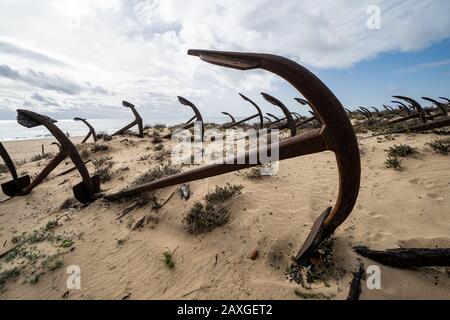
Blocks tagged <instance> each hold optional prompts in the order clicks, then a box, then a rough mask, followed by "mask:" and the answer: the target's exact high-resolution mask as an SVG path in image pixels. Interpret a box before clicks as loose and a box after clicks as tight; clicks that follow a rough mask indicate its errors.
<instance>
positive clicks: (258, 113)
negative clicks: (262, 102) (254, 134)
mask: <svg viewBox="0 0 450 320" xmlns="http://www.w3.org/2000/svg"><path fill="white" fill-rule="evenodd" d="M239 96H240V97H241V98H242V99H244V100H245V101H247V102H249V103H250V104H251V105H252V106H253V107H255V109H256V113H255V114H254V115H252V116H250V117H247V118H245V119H242V120H240V121H237V122H236V121H235V122H234V123H230V124H228V125H226V126H224V128H226V129H229V128H233V127H236V126H238V125H240V124H243V123H245V122H247V121H250V120H253V119H256V118H259V128H260V129H262V128H264V116H263V113H262V111H261V108H260V107H259V106H258V105H257V104H256V103H255V102H254V101H253V100H251V99H250V98H248V97H246V96H244V95H243V94H242V93H239Z"/></svg>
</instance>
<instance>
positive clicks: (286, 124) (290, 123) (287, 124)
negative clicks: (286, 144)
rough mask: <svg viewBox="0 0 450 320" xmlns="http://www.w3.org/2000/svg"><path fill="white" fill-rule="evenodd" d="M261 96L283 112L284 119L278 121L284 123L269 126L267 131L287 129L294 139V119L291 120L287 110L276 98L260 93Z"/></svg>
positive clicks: (295, 128)
mask: <svg viewBox="0 0 450 320" xmlns="http://www.w3.org/2000/svg"><path fill="white" fill-rule="evenodd" d="M261 95H262V96H263V98H264V99H265V100H266V101H267V102H269V103H271V104H273V105H274V106H277V107H279V108H280V109H281V111H283V113H284V119H280V120H279V121H280V122H281V121H284V123H281V124H280V125H278V126H275V127H274V126H273V125H271V126H270V127H269V129H277V130H283V129H289V130H290V132H291V137H295V136H296V135H297V126H296V125H295V121H294V118H292V114H291V112H290V111H289V109H288V108H287V107H286V106H285V105H284V104H283V103H282V102H281V101H280V100H278V99H277V98H275V97H273V96H271V95H270V94H267V93H264V92H261Z"/></svg>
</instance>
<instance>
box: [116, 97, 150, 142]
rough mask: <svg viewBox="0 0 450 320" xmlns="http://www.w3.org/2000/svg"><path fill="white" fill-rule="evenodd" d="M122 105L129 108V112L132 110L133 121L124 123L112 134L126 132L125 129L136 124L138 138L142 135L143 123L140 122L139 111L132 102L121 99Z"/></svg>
mask: <svg viewBox="0 0 450 320" xmlns="http://www.w3.org/2000/svg"><path fill="white" fill-rule="evenodd" d="M122 105H123V106H124V107H125V108H130V109H131V112H133V115H134V118H135V119H134V121H133V122H131V123H130V124H128V125H126V126H125V127H123V128H122V129H120V130H119V131H117V132H116V133H114V134H113V135H112V136H117V135H120V134H123V133H124V132H126V131H127V130H129V129H131V128H133V127H134V126H138V130H139V133H138V137H139V138H143V137H144V125H143V124H142V117H141V116H140V115H139V113H138V112H137V110H136V106H135V105H134V104H132V103H129V102H127V101H122Z"/></svg>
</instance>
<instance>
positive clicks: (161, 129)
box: [153, 123, 166, 131]
mask: <svg viewBox="0 0 450 320" xmlns="http://www.w3.org/2000/svg"><path fill="white" fill-rule="evenodd" d="M153 128H155V129H156V130H159V131H164V129H165V128H166V125H165V124H160V123H157V124H155V125H154V126H153Z"/></svg>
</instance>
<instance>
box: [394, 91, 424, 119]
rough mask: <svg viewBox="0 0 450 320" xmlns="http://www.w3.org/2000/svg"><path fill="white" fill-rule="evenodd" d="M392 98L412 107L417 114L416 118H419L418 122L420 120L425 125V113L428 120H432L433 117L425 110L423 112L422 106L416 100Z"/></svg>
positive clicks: (401, 97) (402, 97) (399, 97)
mask: <svg viewBox="0 0 450 320" xmlns="http://www.w3.org/2000/svg"><path fill="white" fill-rule="evenodd" d="M393 98H395V99H400V100H404V101H406V102H408V103H410V104H411V105H412V106H413V107H414V109H415V110H416V112H417V117H418V118H420V120H421V121H422V122H423V123H426V122H427V120H428V119H427V116H426V115H427V113H428V115H429V117H430V119H431V120H433V116H432V115H431V114H430V113H429V112H427V111H426V110H424V109H423V108H422V106H421V105H420V103H419V102H417V101H416V100H414V99H412V98H410V97H405V96H393Z"/></svg>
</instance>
